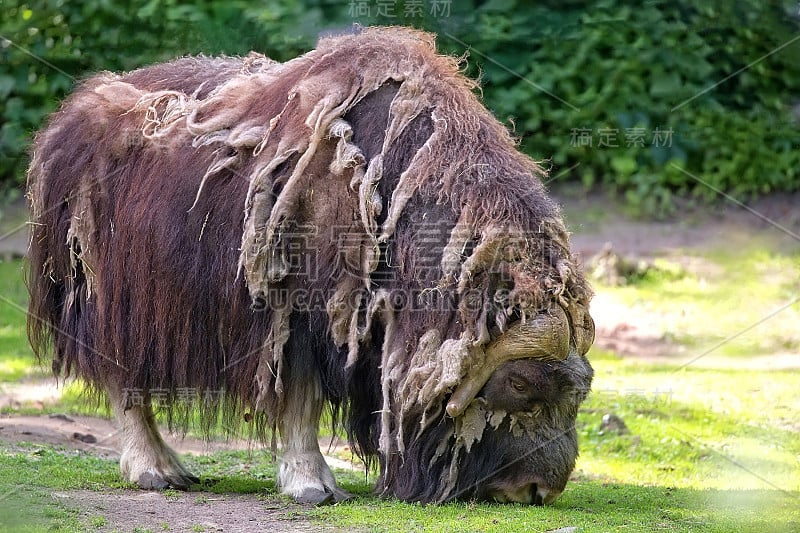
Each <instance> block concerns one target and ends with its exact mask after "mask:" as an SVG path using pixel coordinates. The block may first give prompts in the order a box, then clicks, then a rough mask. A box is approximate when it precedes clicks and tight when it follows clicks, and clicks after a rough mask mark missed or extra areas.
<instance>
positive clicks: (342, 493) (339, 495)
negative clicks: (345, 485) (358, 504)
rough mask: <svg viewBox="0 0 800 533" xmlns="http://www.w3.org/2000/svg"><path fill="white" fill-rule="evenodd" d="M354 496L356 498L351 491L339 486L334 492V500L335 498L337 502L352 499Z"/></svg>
mask: <svg viewBox="0 0 800 533" xmlns="http://www.w3.org/2000/svg"><path fill="white" fill-rule="evenodd" d="M354 498H355V497H354V496H353V495H352V494H350V493H349V492H347V491H346V490H342V489H340V488H337V489H336V490H335V491H334V492H333V500H334V501H335V502H336V503H342V502H346V501H349V500H352V499H354Z"/></svg>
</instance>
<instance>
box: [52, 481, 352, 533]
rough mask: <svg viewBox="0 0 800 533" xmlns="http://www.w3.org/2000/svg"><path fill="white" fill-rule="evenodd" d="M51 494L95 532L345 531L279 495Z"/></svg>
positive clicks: (114, 491)
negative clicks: (305, 513) (321, 521)
mask: <svg viewBox="0 0 800 533" xmlns="http://www.w3.org/2000/svg"><path fill="white" fill-rule="evenodd" d="M53 497H54V498H55V499H57V500H58V501H59V502H60V503H62V504H64V505H66V506H68V507H73V508H78V509H80V510H81V521H82V522H84V523H85V524H87V530H88V529H91V530H93V531H145V530H149V531H180V532H184V531H187V532H188V531H231V532H234V531H235V532H237V533H263V532H284V531H286V532H288V531H297V532H309V533H310V532H316V531H331V532H333V531H341V530H337V529H334V528H329V527H325V526H322V525H320V524H317V523H313V524H312V523H311V522H310V521H309V520H308V519H306V518H303V515H302V514H301V513H299V512H298V511H302V510H303V508H302V507H300V506H299V505H294V504H291V503H289V502H287V501H286V500H284V499H282V498H279V497H272V498H270V497H259V496H247V495H219V494H207V493H193V492H187V493H180V494H178V495H172V494H170V496H169V497H165V495H164V494H163V493H161V492H148V491H134V490H107V491H103V492H95V491H91V490H73V491H66V492H56V493H54V494H53ZM99 517H103V518H102V519H100V518H99ZM98 524H102V525H98Z"/></svg>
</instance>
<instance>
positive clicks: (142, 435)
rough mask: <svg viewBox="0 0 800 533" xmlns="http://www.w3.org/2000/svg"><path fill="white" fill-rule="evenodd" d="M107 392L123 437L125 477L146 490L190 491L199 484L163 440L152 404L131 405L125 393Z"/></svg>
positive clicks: (112, 388) (114, 388)
mask: <svg viewBox="0 0 800 533" xmlns="http://www.w3.org/2000/svg"><path fill="white" fill-rule="evenodd" d="M107 390H108V395H109V399H110V400H111V403H112V405H113V407H114V412H115V414H116V417H117V423H118V426H119V430H120V433H121V437H122V438H121V441H122V456H121V457H120V459H119V468H120V471H121V473H122V477H124V478H125V479H127V480H128V481H131V482H133V483H136V484H137V485H139V486H140V487H141V488H143V489H166V488H169V487H172V488H176V489H181V490H187V489H188V488H189V487H190V486H191V485H192V484H194V483H199V482H200V480H199V479H198V478H197V477H195V476H193V475H192V474H191V472H189V471H188V470H187V469H186V468H185V467H184V466H183V465H182V464H181V462H180V459H179V458H178V454H177V453H175V451H174V450H172V448H170V447H169V446H167V444H166V443H165V442H164V440H163V439H162V438H161V435H160V434H159V432H158V425H157V424H156V420H155V417H154V416H153V410H152V408H151V406H150V403H149V402H148V401H145V402H141V403H143V405H131V402H130V401H129V399H128V395H127V394H125V391H124V389H122V388H120V387H117V386H108V387H107ZM137 403H139V402H137Z"/></svg>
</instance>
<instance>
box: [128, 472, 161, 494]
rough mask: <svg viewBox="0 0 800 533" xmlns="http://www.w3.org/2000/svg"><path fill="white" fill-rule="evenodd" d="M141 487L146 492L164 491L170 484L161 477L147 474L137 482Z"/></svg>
mask: <svg viewBox="0 0 800 533" xmlns="http://www.w3.org/2000/svg"><path fill="white" fill-rule="evenodd" d="M136 484H137V485H139V487H141V488H143V489H146V490H163V489H166V488H168V487H169V483H168V482H167V481H166V480H165V479H164V478H163V477H161V476H157V475H154V474H151V473H150V472H145V473H144V474H142V475H141V476H139V479H138V480H137V481H136Z"/></svg>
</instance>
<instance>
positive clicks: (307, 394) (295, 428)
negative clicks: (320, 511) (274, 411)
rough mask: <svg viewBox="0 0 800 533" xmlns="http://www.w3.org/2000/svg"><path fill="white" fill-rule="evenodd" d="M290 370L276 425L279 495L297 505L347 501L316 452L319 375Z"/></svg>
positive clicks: (320, 407)
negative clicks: (279, 454) (280, 448)
mask: <svg viewBox="0 0 800 533" xmlns="http://www.w3.org/2000/svg"><path fill="white" fill-rule="evenodd" d="M299 370H300V369H294V371H292V374H293V375H292V376H291V377H292V379H291V382H290V386H289V387H287V391H286V396H285V402H286V403H285V408H284V412H283V416H282V417H281V420H280V421H279V423H278V429H279V431H280V434H281V443H282V446H283V457H282V458H281V464H280V468H279V471H278V483H279V485H280V488H281V492H282V493H283V494H286V495H288V496H290V497H291V498H292V499H294V500H295V501H297V502H298V503H305V504H314V505H326V504H331V503H336V502H340V501H343V500H346V499H348V498H350V497H351V496H350V494H348V493H347V492H346V491H344V490H342V489H340V488H339V487H338V486H337V485H336V480H335V479H334V477H333V473H332V472H331V469H330V468H329V467H328V464H327V463H326V462H325V458H324V457H322V452H321V451H320V449H319V419H320V415H321V414H322V407H323V405H324V398H323V394H322V387H321V386H320V383H319V376H318V375H317V374H316V373H314V372H302V373H303V374H304V375H303V376H302V377H300V376H298V375H297V374H298V373H300V372H299Z"/></svg>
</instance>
